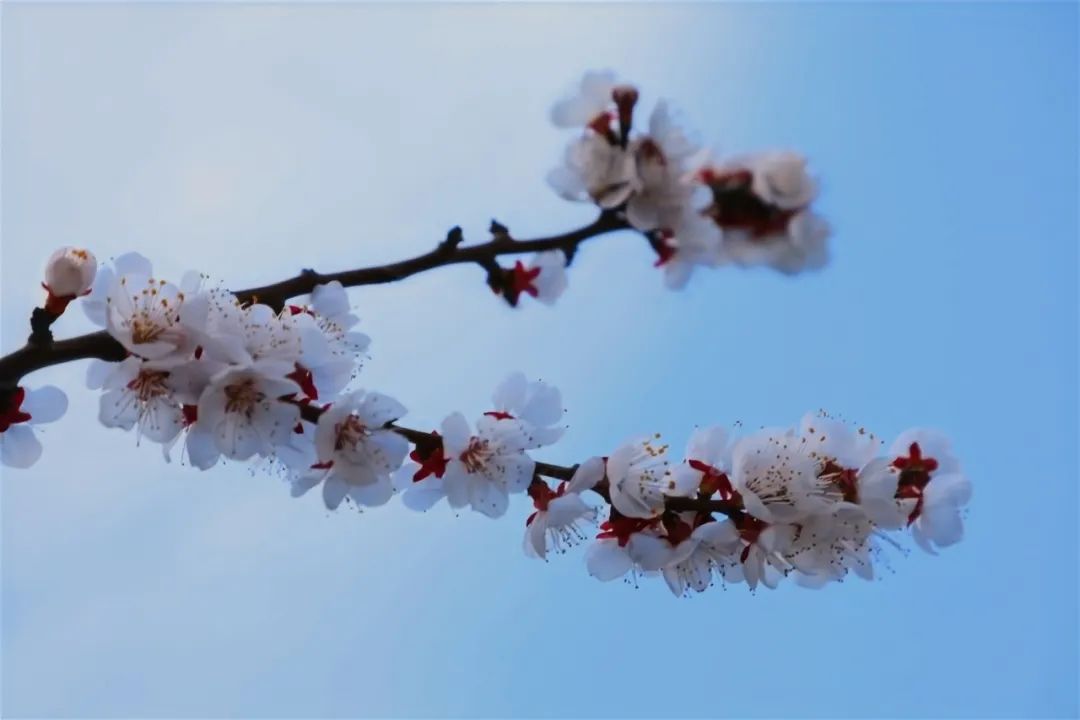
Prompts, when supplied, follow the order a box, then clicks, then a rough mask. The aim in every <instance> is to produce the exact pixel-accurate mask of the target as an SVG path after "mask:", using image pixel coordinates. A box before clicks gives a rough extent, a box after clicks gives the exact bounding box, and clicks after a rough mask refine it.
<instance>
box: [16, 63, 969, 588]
mask: <svg viewBox="0 0 1080 720" xmlns="http://www.w3.org/2000/svg"><path fill="white" fill-rule="evenodd" d="M638 97H639V96H638V90H637V89H636V88H635V87H633V86H632V85H628V84H623V83H619V82H617V80H616V78H615V76H614V75H613V74H612V73H606V72H592V73H587V74H586V75H585V77H584V78H583V79H582V81H581V83H580V85H579V87H578V88H577V89H576V90H575V91H574V92H573V93H572V94H570V95H569V96H568V97H566V98H564V99H563V100H561V101H560V102H558V103H557V104H556V105H555V107H554V108H553V110H552V120H553V122H554V123H555V124H556V125H557V126H559V127H563V128H571V129H575V130H577V131H578V135H577V137H576V138H575V139H574V140H573V141H572V142H571V143H570V145H569V147H568V148H567V150H566V154H565V156H564V158H563V163H562V164H561V165H560V166H559V167H558V168H556V169H555V170H553V171H551V173H550V174H549V176H548V181H549V183H550V184H551V185H552V187H553V188H555V190H556V191H557V192H558V193H559V194H560V195H562V196H563V197H566V198H568V199H571V200H575V201H582V202H588V203H592V204H595V205H596V206H598V207H599V208H601V210H602V212H601V213H600V216H599V218H598V219H597V220H596V221H595V222H594V223H593V224H592V225H589V226H587V227H585V228H582V229H580V230H576V231H572V232H569V233H566V234H564V235H560V236H555V237H552V238H545V239H541V240H534V241H517V240H514V239H513V238H512V237H511V236H510V233H509V230H508V229H507V228H506V227H504V226H502V225H501V224H499V223H498V222H495V221H493V222H492V224H491V233H492V236H493V239H492V240H491V242H489V243H485V244H482V245H474V246H470V247H466V248H460V247H459V246H460V245H461V243H462V242H463V236H462V233H461V230H460V228H454V229H453V230H451V232H450V233H449V234H448V236H447V239H446V241H445V242H443V243H441V244H440V245H439V246H438V247H437V248H436V249H435V250H433V251H432V252H430V253H428V254H425V255H421V256H419V257H416V258H413V259H412V260H409V261H405V262H403V263H397V264H394V265H390V266H383V267H376V268H367V269H361V270H356V271H349V272H346V273H340V274H338V275H336V276H321V275H319V274H318V273H315V272H314V271H312V270H307V271H304V273H302V274H301V275H300V276H299V277H298V278H294V279H292V280H289V281H285V282H283V283H279V284H278V285H273V286H266V287H264V288H260V289H258V290H257V291H241V292H240V293H239V294H233V293H231V292H228V291H226V290H224V289H222V288H220V287H216V286H211V285H210V284H209V283H208V281H207V278H206V277H205V276H203V275H201V274H198V273H195V272H189V273H187V274H186V275H184V276H183V278H182V279H181V280H180V282H178V283H173V282H171V281H169V280H165V279H161V278H160V277H158V276H157V275H156V274H155V273H154V271H153V267H152V265H151V263H150V261H149V260H147V259H146V258H144V257H143V256H141V255H139V254H138V253H128V254H126V255H123V256H121V257H118V258H116V259H115V260H113V261H112V263H110V264H103V265H101V266H99V264H98V262H97V260H96V259H95V257H94V256H93V254H92V253H90V252H88V251H86V250H82V249H78V248H71V247H64V248H60V249H59V250H57V251H56V252H55V253H53V254H52V256H51V257H50V258H49V260H48V263H47V265H46V268H45V273H44V282H43V283H42V284H43V286H44V288H45V290H46V292H47V297H46V300H45V303H44V307H42V308H37V309H35V311H34V313H33V315H32V316H31V328H32V331H33V334H32V335H31V341H30V342H29V343H28V345H27V347H26V348H23V350H21V351H18V352H17V353H15V354H13V355H12V356H9V357H6V358H0V363H9V361H10V360H11V358H15V362H13V363H10V364H7V365H6V366H5V373H4V375H5V377H4V378H0V379H2V380H3V384H2V385H0V462H2V463H3V464H4V465H7V466H9V467H16V468H25V467H29V466H30V465H32V464H33V463H34V462H36V461H37V459H38V457H39V456H40V455H41V452H42V445H41V442H40V440H39V439H38V437H37V436H36V434H35V428H36V427H37V426H39V425H41V424H44V423H49V422H52V421H55V420H56V419H58V418H59V417H60V416H61V415H62V414H63V413H64V411H65V410H66V407H67V399H66V397H65V395H64V394H63V392H62V391H60V390H59V389H57V388H54V387H51V386H46V387H40V388H36V389H28V388H26V387H24V386H21V385H18V384H17V382H18V380H19V379H20V378H21V377H22V376H23V375H25V374H26V372H28V371H30V370H32V369H34V367H32V366H31V367H28V363H26V362H25V360H26V358H27V357H28V356H29V355H33V354H34V353H39V354H43V355H44V356H45V357H44V361H42V362H40V364H38V365H37V366H36V367H45V366H46V365H48V364H52V362H56V357H55V356H54V357H49V356H48V353H49V352H50V351H51V350H52V349H54V345H53V339H52V331H51V325H52V323H53V322H55V321H56V320H57V319H58V318H59V317H60V316H61V315H62V314H63V313H64V311H65V309H66V308H67V307H68V305H69V304H70V303H71V302H73V301H75V300H76V299H77V298H82V300H81V301H80V304H81V305H82V307H83V309H84V310H85V312H86V315H87V316H88V317H89V319H90V320H91V321H92V322H94V323H95V324H97V325H98V326H99V327H101V328H103V329H104V331H105V332H103V333H101V332H99V333H94V334H92V335H88V336H85V337H84V338H83V340H85V341H87V343H88V344H87V347H90V344H89V343H90V341H93V343H95V344H94V345H93V346H92V347H93V348H94V349H95V350H96V352H84V353H83V354H81V355H79V354H76V353H73V352H72V351H71V347H72V346H71V344H70V341H69V344H68V346H67V348H66V349H65V350H64V352H63V353H62V354H61V357H62V358H63V359H72V358H73V357H96V358H111V360H112V361H105V360H94V361H93V362H92V363H91V364H90V366H89V368H88V372H87V384H88V385H89V386H90V387H91V388H92V389H97V390H100V391H101V395H100V398H99V409H98V416H99V419H100V421H101V422H102V423H103V424H104V425H105V426H107V427H110V428H120V429H123V430H127V431H131V430H135V432H136V436H137V437H138V438H139V439H141V440H146V441H148V442H153V443H157V444H159V445H160V446H161V448H162V452H163V454H164V457H165V459H166V460H167V461H168V460H170V459H171V457H172V455H173V453H174V451H175V450H176V448H177V446H181V449H180V452H179V454H180V457H181V461H186V462H187V463H188V464H190V465H192V466H194V467H196V468H198V469H200V470H207V469H209V468H211V467H213V466H215V465H216V464H218V463H219V462H220V461H222V460H237V461H249V460H252V461H254V460H260V461H263V462H268V463H272V464H273V465H274V467H275V468H276V469H277V470H278V472H280V473H281V474H283V475H284V476H285V478H286V480H287V481H288V485H289V487H290V488H291V491H292V494H293V496H295V497H300V496H303V495H305V494H307V493H308V492H309V491H311V490H313V489H315V488H319V493H318V494H320V495H321V499H322V503H323V504H324V505H325V507H326V508H327V509H329V510H336V509H338V508H339V507H341V506H342V504H343V503H348V504H351V505H354V506H357V507H375V506H379V505H383V504H385V503H387V502H388V501H389V500H390V499H391V498H392V497H393V496H394V494H395V493H399V494H400V495H401V497H402V500H403V503H404V504H405V506H406V507H408V508H411V509H414V510H419V511H425V510H428V509H431V508H433V507H435V506H436V505H440V504H443V503H444V501H445V505H446V506H448V507H449V508H451V509H452V510H453V511H456V512H461V511H464V510H466V509H468V510H471V511H475V512H477V513H480V514H481V515H484V516H487V517H490V518H498V517H501V516H503V515H505V514H506V513H507V512H508V510H509V508H510V503H511V496H512V495H522V496H527V498H528V501H531V505H532V511H531V512H530V513H529V514H528V516H527V517H526V518H525V523H524V524H525V528H524V538H523V548H524V552H525V554H526V555H528V556H529V557H533V558H539V559H547V558H548V557H549V554H550V553H553V552H554V553H563V552H565V551H566V550H567V549H568V548H570V547H571V546H574V545H577V544H579V543H582V542H585V541H587V540H590V539H592V541H591V543H590V544H589V547H588V549H587V551H586V557H585V560H586V567H587V570H588V572H589V573H590V574H591V575H592V576H594V577H596V578H598V579H600V580H604V581H610V580H615V579H618V578H624V577H627V576H630V577H631V578H633V579H634V581H635V582H636V579H637V578H638V577H643V576H656V575H660V576H662V577H663V578H664V580H665V581H666V583H667V585H668V587H669V588H670V589H671V591H672V592H673V593H674V594H676V595H683V594H686V593H688V592H689V591H690V590H694V591H698V592H700V591H703V590H705V589H706V588H708V587H710V586H711V585H713V584H714V583H715V582H717V581H720V582H722V583H745V584H746V585H747V586H748V587H749V588H751V589H756V588H757V587H758V586H759V585H764V586H766V587H770V588H774V587H776V586H777V585H778V583H779V582H780V581H781V580H782V579H783V578H784V577H787V576H791V577H792V578H793V579H794V580H795V582H797V583H798V584H800V585H804V586H808V587H821V586H823V585H826V584H828V583H830V582H833V581H840V580H843V579H844V578H845V577H846V576H847V575H848V574H849V573H854V574H855V575H857V576H859V577H862V578H866V579H870V578H873V577H874V576H875V564H876V563H877V562H879V561H881V560H883V559H884V557H883V550H884V547H885V545H892V546H896V547H899V545H898V543H897V541H896V540H895V539H894V533H895V532H896V531H900V530H904V529H910V531H911V535H912V537H913V539H914V541H915V543H916V544H918V545H919V546H920V547H922V548H923V549H924V550H926V551H927V552H929V553H936V552H937V549H938V548H942V547H947V546H949V545H952V544H954V543H956V542H958V541H959V540H960V539H961V537H962V535H963V514H964V507H965V506H966V505H967V503H968V502H969V500H970V497H971V485H970V483H969V481H968V480H967V478H966V477H965V476H964V474H963V473H962V472H961V471H960V468H959V463H958V461H957V459H956V458H955V457H954V455H953V453H952V450H951V448H950V446H949V443H948V442H947V441H946V440H945V439H944V438H943V437H942V436H941V435H939V434H937V433H934V432H931V431H927V430H910V431H907V432H905V433H903V434H901V435H900V436H899V437H898V438H897V439H896V440H895V441H894V442H893V443H892V445H891V446H889V448H888V449H887V451H884V452H883V451H882V449H883V446H884V444H883V443H882V442H881V441H880V440H878V439H877V438H876V437H875V436H874V435H872V434H870V433H867V432H865V431H864V430H862V429H861V428H860V429H856V428H854V427H852V426H850V425H848V424H846V423H844V422H841V421H839V420H836V419H834V418H831V417H829V416H826V415H824V414H816V415H807V416H806V417H804V418H803V419H802V420H801V422H800V423H799V424H798V425H796V426H794V427H783V428H766V429H761V430H758V431H756V432H751V433H747V434H744V435H743V436H741V437H738V438H736V437H735V436H734V434H733V433H732V432H730V431H729V430H728V429H726V428H722V427H710V428H704V429H699V430H697V431H695V432H694V433H693V435H692V437H691V439H690V442H689V444H688V446H687V449H686V453H685V456H684V458H682V459H681V460H673V459H672V458H671V456H670V453H669V447H668V446H667V445H665V444H662V443H661V442H660V436H659V435H653V436H648V437H641V438H635V439H633V440H631V441H629V442H627V443H625V444H624V445H622V446H621V447H618V448H617V449H615V450H614V451H613V452H612V453H611V454H610V455H608V456H605V457H592V458H589V459H587V460H585V461H584V462H581V463H580V464H578V465H575V466H573V467H562V466H558V465H551V464H547V463H544V462H542V461H539V460H537V459H535V458H534V457H533V453H535V452H536V451H538V450H541V449H544V448H548V447H550V446H552V445H553V444H555V443H556V442H558V441H559V440H560V439H561V438H562V436H563V433H564V430H565V427H564V426H563V424H562V423H563V415H564V409H563V404H562V396H561V394H560V392H559V391H558V389H556V388H555V387H553V386H551V385H550V384H548V383H546V382H543V381H534V380H529V379H528V378H526V377H525V375H523V374H522V373H513V374H511V375H510V376H508V377H507V378H506V379H505V380H503V382H502V383H500V384H499V385H498V387H496V389H495V391H494V394H493V395H492V397H491V404H490V406H489V408H488V409H487V410H486V411H485V412H483V413H482V414H479V415H478V416H476V417H475V419H474V420H473V421H472V422H470V421H469V419H467V418H466V416H465V415H464V414H462V413H461V412H454V413H451V414H450V415H448V416H447V417H446V418H445V419H444V420H443V421H442V423H441V424H440V425H439V427H438V428H437V429H435V430H432V431H431V432H422V431H419V430H415V429H410V428H407V427H403V426H401V425H399V424H398V423H399V421H400V419H401V418H402V417H403V416H404V415H405V412H406V410H405V407H404V406H403V405H402V404H401V403H400V402H398V401H397V400H395V399H394V398H392V397H390V396H388V395H386V394H383V393H380V392H375V391H371V390H365V389H360V388H358V387H355V386H354V380H355V379H356V378H357V376H358V373H359V371H360V369H361V363H362V360H363V359H364V358H365V357H366V353H367V350H368V346H369V344H370V340H369V338H368V337H367V336H366V335H364V334H362V333H360V332H358V331H357V330H356V329H355V328H356V326H357V324H358V322H359V319H358V318H357V317H356V315H354V314H353V313H352V308H351V306H350V302H349V298H348V296H347V293H346V290H345V287H344V286H343V285H342V283H341V282H339V281H338V280H332V279H331V278H332V277H337V278H341V279H344V280H345V281H346V282H347V283H348V284H350V285H357V284H365V282H367V283H376V282H385V281H386V280H387V279H394V278H401V277H405V276H407V275H410V274H413V273H415V272H420V271H421V270H425V269H430V268H433V267H438V266H439V265H449V264H456V263H462V262H469V263H477V264H479V265H480V266H481V267H482V268H484V269H485V270H486V271H487V273H488V277H487V282H488V285H489V286H490V287H491V289H492V290H494V291H495V292H496V293H498V294H500V295H501V296H502V297H503V298H505V299H506V300H507V301H508V302H509V303H510V304H511V305H517V304H518V302H519V301H520V300H521V298H522V297H523V296H530V297H532V298H534V299H535V300H537V301H539V302H542V303H545V304H551V303H553V302H554V301H555V300H556V298H558V297H559V295H560V294H561V293H562V292H563V290H564V289H565V288H566V284H567V280H566V267H567V264H568V263H569V261H570V259H571V258H572V257H573V256H574V253H575V251H576V249H577V247H578V244H579V243H581V242H582V241H583V240H585V239H587V238H590V237H594V236H596V235H599V234H603V233H605V232H609V231H612V230H621V229H626V228H633V229H635V230H637V231H638V232H640V233H642V234H643V235H644V236H645V237H646V238H647V239H648V241H649V243H650V245H651V247H652V248H653V250H654V251H655V252H656V254H657V258H658V259H657V262H656V265H657V266H658V267H660V268H662V269H663V272H664V275H665V280H666V282H667V284H668V285H669V286H671V287H681V286H683V285H684V284H685V283H686V282H687V280H688V278H689V277H690V274H691V272H692V271H693V269H694V268H695V267H697V266H706V267H715V266H719V265H725V264H735V265H743V266H750V265H764V266H769V267H772V268H774V269H776V270H779V271H781V272H784V273H788V274H794V273H798V272H801V271H803V270H807V269H813V268H818V267H821V266H822V265H823V264H824V263H825V262H826V259H827V252H826V246H825V241H826V239H827V237H828V234H829V229H828V226H827V225H826V223H825V222H824V221H823V220H822V219H821V218H820V217H818V216H817V215H816V214H814V212H813V211H812V210H811V209H810V207H811V204H812V203H813V201H814V199H815V197H816V195H817V183H816V181H815V180H814V179H813V178H812V177H811V175H810V174H809V172H808V170H807V165H806V160H805V159H804V158H803V157H802V156H800V155H798V154H796V153H792V152H767V153H761V154H757V155H750V156H744V157H735V158H727V159H722V160H714V159H713V158H712V157H711V156H710V153H708V152H707V151H705V150H704V149H703V147H702V145H701V143H700V142H698V141H697V140H695V139H694V137H693V135H692V134H691V133H689V132H688V131H687V130H685V129H684V127H683V124H682V123H681V121H680V120H679V119H678V116H677V114H676V113H674V112H673V111H672V110H671V108H670V106H669V105H668V104H667V103H666V102H663V101H661V102H659V103H657V104H656V106H655V108H654V110H653V112H652V114H651V115H650V117H649V121H648V127H647V129H646V130H644V131H641V130H639V129H637V128H636V127H635V126H634V111H635V108H636V106H637V103H638ZM533 251H539V252H537V253H536V254H535V255H533V256H532V257H531V258H530V259H529V260H528V261H523V260H518V261H516V262H515V263H514V265H513V266H512V267H503V266H501V265H499V263H498V261H497V258H498V256H500V255H503V254H513V255H523V254H525V253H526V252H533ZM358 278H367V280H366V281H365V280H363V279H358ZM300 293H306V295H303V296H302V299H301V300H300V301H294V303H295V304H288V303H287V302H286V299H287V298H289V297H295V296H296V295H298V294H300ZM256 295H258V296H259V297H261V298H262V299H263V302H260V301H259V298H258V297H255V296H256ZM240 298H245V300H243V301H242V300H241V299H240ZM101 340H104V341H107V342H106V343H105V344H104V346H102V344H100V343H99V342H98V341H101ZM16 356H19V357H16ZM29 365H32V363H30V364H29ZM6 371H10V375H9V374H8V372H6ZM12 378H14V380H12ZM521 500H522V501H523V502H524V501H525V498H521Z"/></svg>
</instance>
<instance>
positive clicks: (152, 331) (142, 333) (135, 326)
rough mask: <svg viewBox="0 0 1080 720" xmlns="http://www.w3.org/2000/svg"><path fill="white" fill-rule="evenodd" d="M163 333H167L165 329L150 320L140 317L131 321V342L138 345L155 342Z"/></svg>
mask: <svg viewBox="0 0 1080 720" xmlns="http://www.w3.org/2000/svg"><path fill="white" fill-rule="evenodd" d="M163 332H165V328H163V327H161V326H160V325H158V324H157V323H155V322H154V321H153V320H151V319H150V318H147V317H143V316H141V315H140V316H137V317H135V318H134V319H132V321H131V341H132V342H133V343H135V344H136V345H141V344H143V343H149V342H154V341H155V340H157V339H158V338H159V337H160V336H161V333H163Z"/></svg>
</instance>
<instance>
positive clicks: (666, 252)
mask: <svg viewBox="0 0 1080 720" xmlns="http://www.w3.org/2000/svg"><path fill="white" fill-rule="evenodd" d="M674 238H675V235H674V233H672V232H671V231H670V230H660V231H659V232H657V233H655V234H654V235H652V236H650V237H649V244H650V245H652V249H653V250H654V251H655V252H656V262H654V263H653V267H663V266H664V265H666V264H667V263H668V262H670V261H671V258H673V257H675V251H676V249H677V248H676V247H675V243H674Z"/></svg>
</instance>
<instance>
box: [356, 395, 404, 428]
mask: <svg viewBox="0 0 1080 720" xmlns="http://www.w3.org/2000/svg"><path fill="white" fill-rule="evenodd" d="M405 412H406V411H405V406H404V405H402V404H401V403H399V402H398V401H397V400H395V399H394V398H392V397H390V396H389V395H383V394H382V393H377V392H371V393H368V394H367V395H366V396H365V397H364V400H363V402H362V403H361V404H360V409H359V411H358V415H359V416H360V419H361V420H363V421H364V423H365V424H366V425H367V426H368V427H370V428H375V427H382V426H383V425H385V424H386V423H388V422H393V421H395V420H399V419H400V418H402V417H404V415H405Z"/></svg>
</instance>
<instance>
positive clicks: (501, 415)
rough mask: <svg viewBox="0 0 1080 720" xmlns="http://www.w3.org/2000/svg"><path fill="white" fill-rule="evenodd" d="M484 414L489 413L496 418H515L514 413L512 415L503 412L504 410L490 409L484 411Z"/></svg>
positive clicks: (488, 414) (489, 415)
mask: <svg viewBox="0 0 1080 720" xmlns="http://www.w3.org/2000/svg"><path fill="white" fill-rule="evenodd" d="M484 415H487V416H488V417H493V418H495V419H496V420H513V419H514V416H513V415H511V414H510V413H508V412H503V411H502V410H489V411H488V412H486V413H484Z"/></svg>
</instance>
